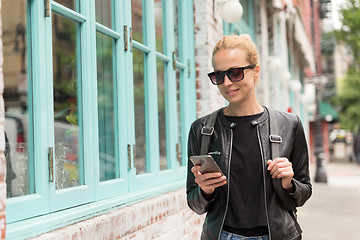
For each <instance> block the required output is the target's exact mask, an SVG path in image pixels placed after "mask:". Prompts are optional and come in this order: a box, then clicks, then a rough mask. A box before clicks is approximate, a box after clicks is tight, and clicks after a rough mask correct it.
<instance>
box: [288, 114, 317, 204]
mask: <svg viewBox="0 0 360 240" xmlns="http://www.w3.org/2000/svg"><path fill="white" fill-rule="evenodd" d="M290 160H291V162H292V167H293V171H294V177H293V179H292V183H293V184H294V187H295V191H294V192H293V193H291V194H290V196H291V198H292V199H293V200H294V201H295V203H296V206H298V207H300V206H302V205H304V203H305V202H306V201H307V200H308V199H309V198H310V196H311V194H312V186H311V183H310V173H309V153H308V148H307V143H306V138H305V133H304V129H303V126H302V124H301V121H300V119H299V117H297V125H296V129H295V137H294V143H293V149H292V151H291V156H290Z"/></svg>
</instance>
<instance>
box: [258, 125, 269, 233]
mask: <svg viewBox="0 0 360 240" xmlns="http://www.w3.org/2000/svg"><path fill="white" fill-rule="evenodd" d="M256 132H257V135H258V141H259V146H260V153H261V160H262V161H261V166H262V170H263V183H264V186H263V188H264V198H265V201H264V202H265V213H266V220H267V223H268V230H269V238H270V240H271V231H270V222H269V214H268V210H267V203H266V182H265V169H264V161H265V159H264V153H263V150H262V144H261V141H260V139H261V138H260V132H259V125H257V126H256Z"/></svg>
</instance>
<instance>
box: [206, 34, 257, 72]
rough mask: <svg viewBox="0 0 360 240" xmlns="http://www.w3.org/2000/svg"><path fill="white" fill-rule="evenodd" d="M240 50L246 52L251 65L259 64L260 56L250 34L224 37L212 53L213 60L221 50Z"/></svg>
mask: <svg viewBox="0 0 360 240" xmlns="http://www.w3.org/2000/svg"><path fill="white" fill-rule="evenodd" d="M234 48H239V49H241V50H243V51H245V52H246V54H247V59H246V60H247V61H248V62H249V63H250V64H256V65H258V64H259V55H258V52H257V49H256V46H255V43H254V42H253V41H252V40H251V37H250V36H249V35H248V34H241V35H230V36H223V37H222V38H221V39H220V40H219V41H218V42H217V43H216V45H215V47H214V49H213V53H212V58H213V60H214V55H215V54H216V53H217V52H218V51H219V50H221V49H234Z"/></svg>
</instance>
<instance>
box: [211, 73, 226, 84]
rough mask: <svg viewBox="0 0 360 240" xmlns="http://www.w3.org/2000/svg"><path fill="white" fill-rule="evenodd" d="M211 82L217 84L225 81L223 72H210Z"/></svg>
mask: <svg viewBox="0 0 360 240" xmlns="http://www.w3.org/2000/svg"><path fill="white" fill-rule="evenodd" d="M209 78H210V80H211V82H212V83H213V84H215V85H219V84H221V83H223V81H224V74H223V73H221V72H213V73H211V74H209Z"/></svg>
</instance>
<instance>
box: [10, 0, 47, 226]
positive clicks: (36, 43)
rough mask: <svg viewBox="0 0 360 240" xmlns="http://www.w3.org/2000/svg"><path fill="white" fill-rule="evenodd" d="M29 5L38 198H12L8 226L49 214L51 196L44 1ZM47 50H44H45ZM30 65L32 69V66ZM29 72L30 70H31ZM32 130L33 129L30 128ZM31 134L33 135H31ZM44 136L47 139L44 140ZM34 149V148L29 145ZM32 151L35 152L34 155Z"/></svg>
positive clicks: (30, 88) (34, 157) (32, 109)
mask: <svg viewBox="0 0 360 240" xmlns="http://www.w3.org/2000/svg"><path fill="white" fill-rule="evenodd" d="M27 5H28V6H30V9H27V13H28V14H29V13H30V15H31V21H29V19H28V21H27V23H28V24H29V25H28V27H27V29H30V31H31V36H32V37H31V38H28V39H29V40H30V39H31V40H30V44H29V45H28V46H31V47H29V48H31V52H30V53H29V58H31V61H30V62H29V66H31V71H30V73H31V75H29V76H28V79H29V91H30V90H33V91H34V92H33V93H32V92H29V97H31V98H32V100H31V101H29V111H30V112H31V111H33V112H32V113H30V118H33V121H30V125H29V126H34V131H33V135H30V137H32V138H29V139H33V141H34V144H33V147H34V149H33V150H31V151H29V154H33V156H30V157H31V158H33V160H34V164H35V166H36V167H35V168H34V169H30V170H33V173H34V175H35V177H36V179H35V182H34V184H35V191H36V194H31V195H25V196H21V197H15V198H10V199H7V200H6V222H7V223H12V222H16V221H19V220H21V219H25V218H31V217H34V216H38V215H42V214H46V213H47V212H48V209H49V195H48V169H47V167H46V166H47V148H48V145H47V142H46V141H47V129H46V128H44V127H43V126H46V124H47V123H46V117H45V116H46V111H45V109H43V108H41V106H43V104H42V103H44V102H46V99H45V97H44V94H41V92H42V91H44V89H45V88H44V86H46V71H45V68H44V66H45V65H46V64H45V59H44V58H43V56H44V55H45V53H46V44H45V41H44V38H43V36H44V30H45V29H44V18H43V12H44V5H43V1H40V0H36V1H35V0H34V1H28V2H27ZM44 46H45V47H44ZM30 64H31V65H30ZM29 69H30V67H29ZM29 128H30V127H29ZM30 134H31V131H30ZM44 136H45V137H44ZM30 147H31V144H30ZM32 151H33V152H32Z"/></svg>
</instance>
